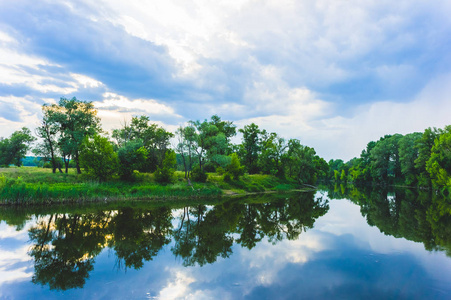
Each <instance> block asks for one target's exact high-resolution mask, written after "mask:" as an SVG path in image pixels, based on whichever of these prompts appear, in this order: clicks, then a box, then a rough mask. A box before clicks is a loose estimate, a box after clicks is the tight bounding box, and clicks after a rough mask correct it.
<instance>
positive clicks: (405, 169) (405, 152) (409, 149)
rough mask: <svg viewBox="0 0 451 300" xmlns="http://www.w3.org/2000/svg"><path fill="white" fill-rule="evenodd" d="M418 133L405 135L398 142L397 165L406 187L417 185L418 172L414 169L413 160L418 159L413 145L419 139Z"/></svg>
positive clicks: (420, 135) (416, 150)
mask: <svg viewBox="0 0 451 300" xmlns="http://www.w3.org/2000/svg"><path fill="white" fill-rule="evenodd" d="M421 137H422V134H421V133H420V132H414V133H410V134H406V135H405V136H403V137H402V138H401V139H400V140H399V149H398V151H399V163H400V165H401V173H402V175H403V177H404V181H405V183H406V184H408V185H413V184H415V183H417V178H418V171H417V169H416V168H415V160H416V159H418V148H417V147H415V143H416V142H417V141H418V140H419V139H421Z"/></svg>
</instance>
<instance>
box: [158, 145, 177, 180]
mask: <svg viewBox="0 0 451 300" xmlns="http://www.w3.org/2000/svg"><path fill="white" fill-rule="evenodd" d="M176 164H177V159H176V155H175V152H174V151H173V150H170V149H169V150H167V151H166V154H165V156H164V160H163V165H162V166H161V167H159V168H158V169H157V170H156V171H155V180H156V181H157V182H160V183H170V182H172V181H173V180H174V172H175V166H176Z"/></svg>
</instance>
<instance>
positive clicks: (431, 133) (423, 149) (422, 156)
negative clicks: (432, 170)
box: [415, 128, 442, 187]
mask: <svg viewBox="0 0 451 300" xmlns="http://www.w3.org/2000/svg"><path fill="white" fill-rule="evenodd" d="M441 133H442V130H441V129H437V128H427V129H425V130H424V132H423V135H422V136H421V138H420V139H418V140H416V141H415V148H417V149H418V157H417V158H416V159H415V169H416V170H417V173H418V183H419V184H420V185H423V186H428V187H432V180H431V176H430V174H429V172H428V171H427V170H426V168H427V162H428V160H429V158H430V157H431V151H432V147H433V146H434V142H435V139H436V138H438V136H439V135H440V134H441Z"/></svg>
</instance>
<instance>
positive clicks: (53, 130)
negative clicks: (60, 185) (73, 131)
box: [34, 104, 63, 173]
mask: <svg viewBox="0 0 451 300" xmlns="http://www.w3.org/2000/svg"><path fill="white" fill-rule="evenodd" d="M42 114H43V118H42V121H41V124H40V126H38V127H37V128H36V134H37V136H38V137H40V138H42V142H41V143H40V144H39V145H38V147H36V148H35V151H34V152H35V154H36V155H38V156H44V157H48V159H49V160H50V162H51V164H52V172H53V173H56V169H58V170H59V171H60V173H62V172H63V171H62V170H61V166H60V164H59V161H58V160H57V149H58V147H57V146H58V141H57V139H58V137H59V135H60V133H59V126H58V123H57V122H56V120H55V118H54V109H53V108H52V106H48V105H46V104H44V105H43V106H42Z"/></svg>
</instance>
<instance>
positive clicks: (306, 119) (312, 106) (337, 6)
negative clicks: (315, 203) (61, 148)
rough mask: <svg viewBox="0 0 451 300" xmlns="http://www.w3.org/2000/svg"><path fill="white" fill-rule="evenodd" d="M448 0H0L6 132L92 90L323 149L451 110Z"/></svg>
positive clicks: (0, 105)
mask: <svg viewBox="0 0 451 300" xmlns="http://www.w3.org/2000/svg"><path fill="white" fill-rule="evenodd" d="M449 15H451V1H449V0H434V1H426V0H398V1H395V2H393V1H385V0H365V1H361V0H315V1H313V0H304V1H294V0H292V1H290V0H266V1H263V0H262V1H258V0H234V1H230V0H217V1H205V0H192V1H191V0H165V1H156V0H151V1H144V0H130V1H123V0H96V1H82V0H80V1H67V0H66V1H64V0H61V1H45V0H40V1H33V0H23V1H22V0H15V1H12V0H0V136H4V137H6V136H9V135H10V134H11V133H12V132H13V131H14V130H18V129H20V128H21V127H22V126H27V127H29V128H34V127H36V125H38V123H39V120H40V117H41V106H42V104H44V103H53V102H56V101H58V100H59V99H60V98H61V97H65V98H72V97H74V96H75V97H77V98H78V99H80V100H87V101H93V102H94V104H95V106H96V107H97V109H98V111H99V116H100V117H101V118H102V121H103V127H104V129H107V130H110V129H112V128H118V127H120V126H121V123H123V122H124V121H125V120H129V119H130V118H131V116H134V115H147V116H149V117H150V119H151V120H152V121H155V122H157V123H158V124H160V125H162V126H164V127H165V128H166V129H168V130H174V129H175V128H176V127H177V126H179V125H181V124H183V123H184V122H186V121H188V120H203V119H206V118H209V117H210V116H211V115H213V114H218V115H219V116H220V117H221V118H222V119H224V120H230V121H233V122H234V123H235V124H236V125H237V126H238V127H242V126H244V125H246V124H250V123H251V122H254V123H256V124H258V125H259V126H260V127H261V128H265V129H267V130H268V131H275V132H277V133H279V134H280V135H281V136H283V137H285V138H298V139H300V140H301V143H302V144H304V145H308V146H311V147H314V148H315V149H316V151H317V153H318V154H319V155H320V156H322V157H324V158H326V159H327V160H329V159H331V158H341V159H344V160H348V159H350V158H352V157H354V156H359V155H360V152H361V150H362V149H363V148H364V147H365V146H366V144H367V143H368V142H369V141H371V140H377V139H378V138H379V137H380V136H383V135H384V134H393V133H401V134H406V133H410V132H414V131H423V130H424V129H425V128H427V127H433V126H436V127H444V126H445V125H448V124H451V118H450V114H449V112H450V111H451V18H449Z"/></svg>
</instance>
